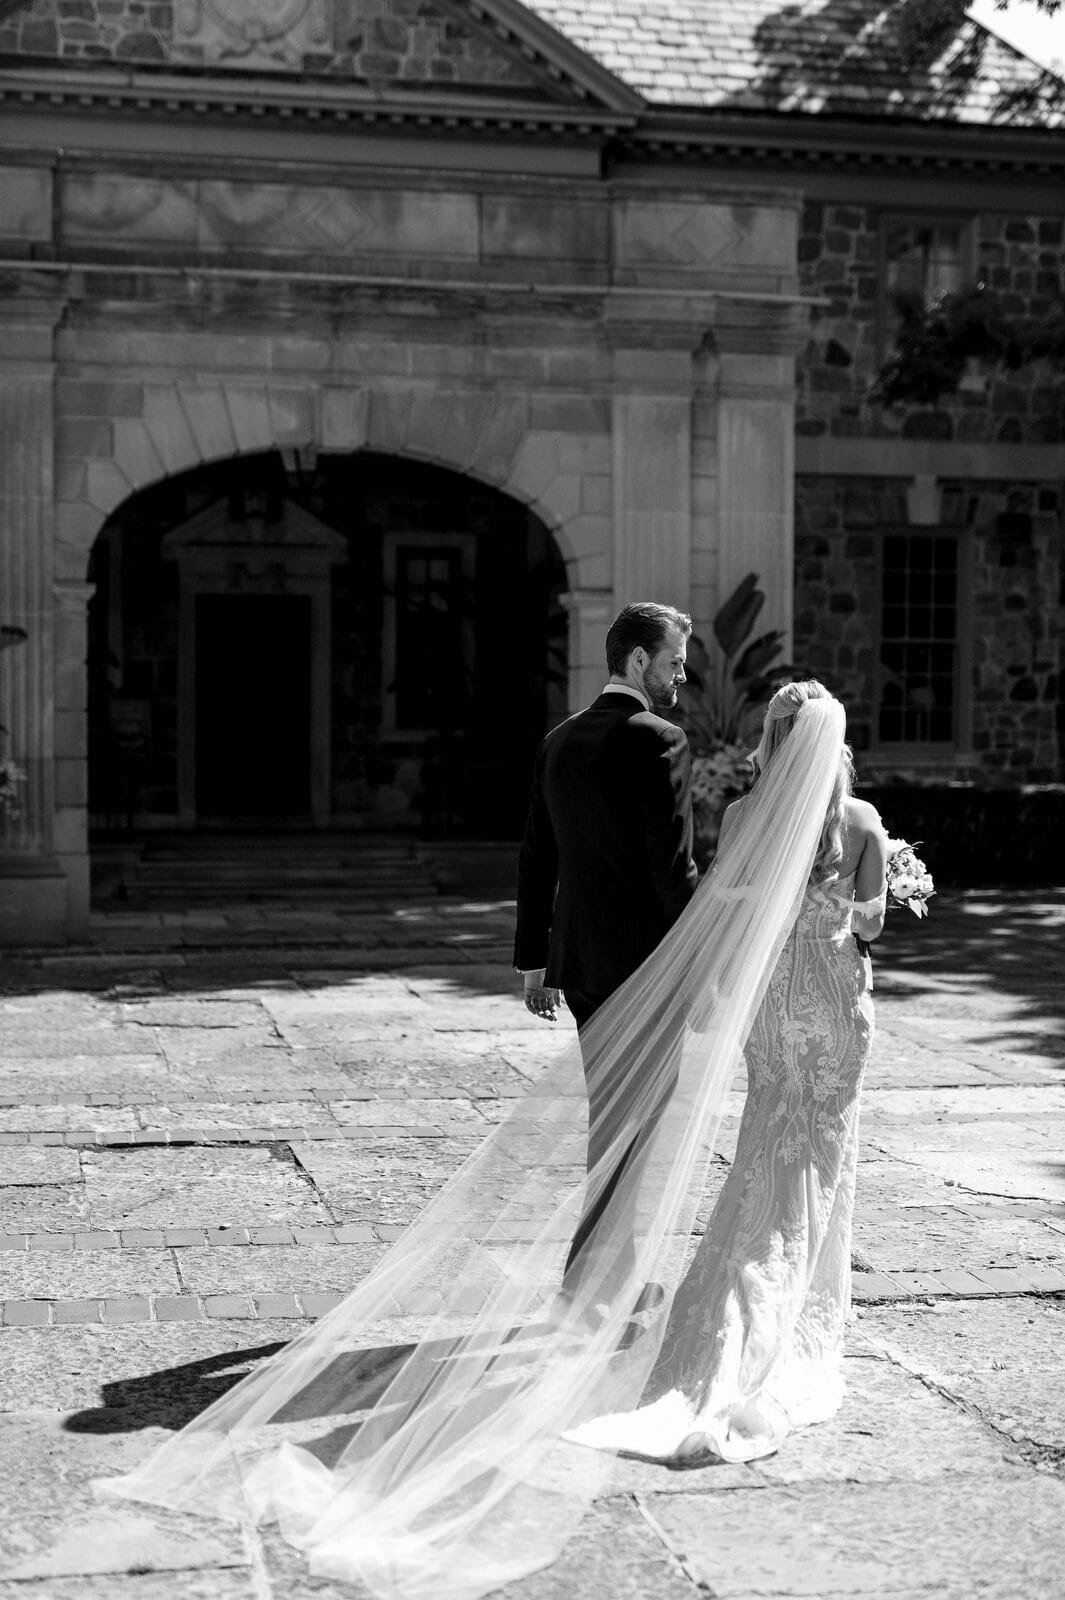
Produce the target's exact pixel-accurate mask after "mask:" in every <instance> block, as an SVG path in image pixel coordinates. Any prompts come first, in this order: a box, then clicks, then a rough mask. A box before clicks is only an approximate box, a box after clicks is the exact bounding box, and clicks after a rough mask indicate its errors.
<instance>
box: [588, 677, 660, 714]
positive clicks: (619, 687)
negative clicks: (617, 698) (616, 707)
mask: <svg viewBox="0 0 1065 1600" xmlns="http://www.w3.org/2000/svg"><path fill="white" fill-rule="evenodd" d="M600 692H601V693H602V694H631V695H632V698H633V699H634V700H638V701H639V702H640V704H641V705H642V706H643V709H644V710H645V711H650V709H651V702H650V700H648V698H647V696H646V695H645V694H641V693H640V691H639V689H634V688H633V686H632V684H631V683H608V684H607V686H606V688H605V689H603V690H601V691H600Z"/></svg>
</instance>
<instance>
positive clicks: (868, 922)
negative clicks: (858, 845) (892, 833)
mask: <svg viewBox="0 0 1065 1600" xmlns="http://www.w3.org/2000/svg"><path fill="white" fill-rule="evenodd" d="M858 803H859V804H860V805H861V808H862V811H863V812H865V813H867V815H866V816H864V817H863V818H862V821H863V824H864V831H865V844H864V845H863V847H862V854H861V858H860V860H859V862H858V871H857V874H856V876H855V880H854V917H853V926H854V931H855V933H856V934H858V936H859V938H862V939H878V938H879V937H880V935H881V934H882V933H883V931H884V916H885V913H886V911H887V834H886V833H885V832H884V824H883V823H882V822H881V820H880V814H879V812H878V811H877V810H876V808H875V807H874V806H871V805H869V804H868V802H867V801H860V802H858ZM852 804H853V802H852Z"/></svg>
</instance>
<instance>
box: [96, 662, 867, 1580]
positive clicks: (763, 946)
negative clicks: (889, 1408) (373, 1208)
mask: <svg viewBox="0 0 1065 1600" xmlns="http://www.w3.org/2000/svg"><path fill="white" fill-rule="evenodd" d="M844 727H845V719H844V713H843V708H842V706H841V705H840V704H839V702H838V701H837V700H835V699H834V698H833V697H832V696H831V695H830V694H829V693H828V691H827V690H826V689H824V688H823V687H822V686H821V685H820V684H817V683H795V684H788V685H786V686H785V687H784V688H783V689H781V690H780V691H778V693H777V694H776V695H775V696H774V698H773V700H772V701H771V703H770V706H769V709H768V711H767V714H766V719H765V724H764V729H763V734H762V739H761V743H760V744H759V746H758V749H757V751H756V752H755V756H754V760H755V765H756V771H757V778H756V782H755V785H754V788H753V789H752V791H751V793H750V794H749V795H748V796H747V797H746V798H745V799H744V800H742V801H740V802H737V804H736V805H735V806H733V807H730V809H729V812H728V813H727V816H726V821H725V827H724V829H723V835H722V843H721V847H720V849H719V854H718V859H717V862H716V863H715V867H714V870H713V871H712V873H711V874H710V875H709V876H708V877H707V879H705V880H704V882H703V884H702V885H701V886H700V888H699V890H698V891H697V892H696V894H695V896H694V897H693V899H692V901H691V902H690V904H689V906H688V908H687V909H686V911H685V912H684V913H683V915H682V916H681V918H680V920H679V921H678V922H677V923H676V924H675V925H674V927H673V929H672V930H671V931H670V933H669V934H668V935H667V937H666V939H665V940H664V941H663V942H662V944H661V945H660V946H659V947H658V949H657V950H656V951H654V952H653V954H652V955H651V956H650V957H649V958H648V959H647V961H646V962H645V963H644V964H643V966H642V967H641V968H640V969H639V970H638V971H637V972H636V973H634V974H633V976H632V977H631V978H630V979H628V981H627V982H626V983H625V984H624V985H623V986H622V987H621V989H619V990H618V991H617V992H616V993H615V994H614V995H613V996H612V997H611V999H610V1000H609V1001H608V1002H607V1003H606V1004H605V1005H604V1006H603V1007H602V1008H601V1009H600V1011H598V1012H597V1013H596V1015H595V1016H594V1017H593V1019H592V1020H591V1022H590V1023H589V1024H588V1026H587V1028H586V1030H585V1032H584V1035H583V1038H582V1042H581V1049H578V1047H577V1044H576V1041H575V1040H574V1041H573V1042H572V1043H571V1044H570V1045H569V1046H568V1047H567V1048H566V1049H565V1050H564V1051H563V1053H562V1054H561V1055H560V1056H559V1058H558V1059H557V1060H556V1061H553V1062H552V1063H551V1064H550V1066H549V1067H547V1068H546V1069H545V1070H544V1072H543V1073H542V1074H541V1075H540V1077H539V1078H538V1079H537V1081H536V1082H535V1083H534V1084H533V1085H532V1086H531V1088H530V1091H529V1093H528V1094H527V1095H526V1096H525V1097H524V1098H523V1099H522V1100H520V1101H518V1102H517V1103H516V1104H515V1106H514V1108H513V1110H512V1111H511V1112H510V1114H509V1115H508V1116H507V1117H506V1118H505V1119H504V1121H503V1122H501V1123H500V1124H499V1125H498V1126H497V1127H495V1128H494V1129H493V1130H492V1132H491V1133H490V1134H489V1135H488V1137H487V1138H486V1139H485V1141H484V1142H483V1144H482V1146H481V1147H480V1148H479V1149H478V1150H477V1151H476V1152H475V1153H474V1154H473V1155H472V1156H471V1157H470V1158H469V1159H468V1160H467V1161H466V1163H465V1164H464V1166H463V1167H462V1168H460V1170H459V1171H458V1172H457V1173H456V1174H455V1175H454V1176H453V1177H452V1178H451V1180H450V1181H449V1182H448V1183H447V1184H446V1185H445V1186H444V1188H443V1190H442V1191H441V1192H440V1193H439V1194H438V1195H437V1197H436V1198H435V1199H434V1200H433V1201H432V1202H431V1204H430V1205H429V1206H428V1207H427V1209H426V1210H425V1212H424V1213H423V1214H422V1216H421V1217H420V1218H419V1220H418V1221H417V1222H416V1223H415V1224H413V1225H412V1226H411V1227H410V1228H409V1229H408V1230H407V1231H406V1233H404V1234H403V1235H402V1236H401V1238H400V1239H399V1240H398V1241H397V1242H396V1244H395V1245H394V1246H393V1248H392V1249H391V1250H390V1251H389V1252H388V1254H387V1255H386V1256H385V1257H384V1259H383V1260H382V1261H381V1262H380V1264H379V1265H378V1266H377V1267H376V1268H375V1269H374V1271H373V1272H371V1273H370V1275H369V1276H368V1277H367V1278H366V1279H365V1280H364V1281H363V1282H362V1283H360V1284H359V1285H358V1286H357V1287H356V1288H355V1289H354V1290H353V1291H352V1293H351V1294H350V1295H349V1296H348V1297H347V1299H346V1300H344V1301H343V1302H342V1303H341V1304H340V1305H339V1306H338V1307H337V1308H336V1309H335V1310H334V1311H332V1312H331V1313H330V1314H329V1315H328V1316H327V1317H325V1318H323V1319H322V1320H321V1321H320V1322H318V1323H316V1324H315V1325H314V1326H313V1327H312V1328H310V1329H309V1330H308V1331H307V1332H305V1333H304V1334H303V1335H301V1336H300V1337H299V1338H298V1339H296V1340H295V1341H294V1342H293V1343H292V1344H290V1345H288V1346H286V1348H285V1349H284V1350H283V1351H281V1352H280V1354H279V1355H277V1356H276V1357H275V1358H274V1359H273V1360H272V1361H270V1362H268V1363H266V1364H265V1365H264V1366H263V1367H261V1368H260V1369H259V1370H258V1371H255V1372H252V1373H251V1374H249V1376H247V1377H246V1378H245V1379H244V1380H243V1381H242V1382H241V1383H239V1384H238V1385H237V1386H236V1387H235V1388H234V1389H233V1390H231V1391H230V1393H228V1394H226V1395H224V1396H223V1397H222V1398H221V1399H220V1400H218V1401H216V1402H215V1404H214V1405H212V1406H211V1407H210V1408H209V1409H208V1410H207V1411H205V1412H204V1413H203V1415H202V1416H200V1417H198V1418H196V1420H195V1421H194V1422H192V1423H191V1424H190V1425H189V1426H188V1427H187V1428H185V1429H184V1430H182V1431H181V1432H180V1433H178V1434H177V1435H175V1436H174V1437H173V1438H172V1439H170V1440H169V1441H167V1442H166V1443H164V1444H163V1445H162V1446H161V1447H160V1448H159V1449H157V1450H156V1451H155V1452H154V1453H153V1454H151V1455H150V1456H149V1457H148V1459H147V1460H146V1461H145V1462H144V1463H143V1464H142V1465H141V1466H139V1467H138V1468H136V1469H135V1470H134V1471H133V1472H132V1473H130V1474H129V1475H128V1476H127V1477H125V1478H122V1479H118V1480H114V1481H112V1482H109V1483H107V1484H105V1485H103V1486H102V1487H103V1489H104V1490H105V1492H107V1493H110V1494H116V1495H121V1496H124V1497H126V1498H129V1499H134V1500H142V1501H146V1502H148V1503H153V1504H156V1505H163V1506H172V1507H177V1508H181V1509H184V1510H187V1511H192V1512H197V1513H200V1514H203V1515H207V1516H216V1517H217V1516H223V1517H228V1518H231V1519H233V1520H237V1521H240V1522H245V1523H248V1522H260V1523H263V1522H270V1521H276V1522H277V1523H278V1524H279V1526H280V1530H281V1532H282V1534H283V1535H284V1537H285V1538H287V1539H288V1540H290V1541H291V1542H292V1543H293V1544H295V1545H296V1546H298V1547H299V1548H300V1549H301V1550H303V1551H304V1552H305V1554H306V1556H307V1559H308V1561H309V1564H310V1567H311V1569H312V1571H314V1572H316V1573H319V1574H322V1575H324V1576H330V1577H335V1578H340V1579H342V1580H349V1581H351V1582H358V1581H361V1582H362V1583H363V1584H364V1585H365V1586H366V1587H367V1588H368V1589H369V1590H370V1591H371V1592H372V1593H373V1594H374V1595H377V1596H379V1597H381V1600H475V1597H477V1596H480V1595H484V1594H487V1593H489V1592H490V1591H491V1590H493V1589H496V1588H499V1587H500V1586H501V1585H503V1584H505V1583H508V1582H510V1581H512V1580H514V1579H517V1578H520V1577H522V1576H525V1575H526V1574H528V1573H530V1572H532V1571H535V1570H536V1569H538V1568H540V1567H543V1566H546V1565H547V1564H548V1563H550V1562H551V1561H552V1560H554V1559H555V1557H556V1556H557V1555H558V1554H559V1552H560V1551H561V1549H562V1548H563V1546H564V1545H565V1543H566V1542H567V1540H568V1539H569V1537H570V1535H571V1534H572V1532H573V1531H574V1529H575V1528H576V1526H577V1523H578V1522H579V1520H580V1518H581V1516H582V1515H583V1512H584V1510H585V1509H586V1508H587V1506H588V1505H589V1504H590V1502H591V1500H592V1499H593V1498H594V1497H595V1496H596V1495H597V1494H598V1493H600V1492H601V1491H602V1489H603V1488H604V1487H605V1485H606V1483H607V1481H608V1476H609V1472H610V1469H611V1464H612V1458H613V1453H614V1452H616V1451H623V1452H625V1453H630V1454H637V1455H640V1456H644V1457H649V1458H652V1459H655V1460H660V1461H663V1462H667V1463H669V1464H671V1465H674V1466H687V1465H692V1464H695V1463H698V1464H703V1463H705V1462H706V1461H708V1460H712V1459H718V1458H720V1459H730V1460H749V1459H752V1458H753V1457H755V1456H758V1455H764V1454H766V1453H768V1452H769V1451H771V1450H774V1449H776V1448H777V1447H778V1445H779V1443H780V1441H781V1439H782V1438H783V1437H784V1435H785V1434H786V1433H787V1432H788V1430H789V1429H791V1428H794V1427H798V1426H800V1425H803V1424H806V1423H810V1422H814V1421H818V1420H820V1419H822V1418H824V1417H827V1416H829V1415H830V1414H831V1413H832V1412H833V1411H834V1410H835V1409H836V1408H837V1407H838V1405H839V1402H840V1399H841V1395H842V1378H841V1368H842V1359H841V1358H842V1336H843V1325H844V1320H845V1317H846V1312H847V1306H848V1288H849V1254H850V1229H851V1209H852V1202H853V1190H854V1168H855V1158H856V1120H857V1102H858V1092H859V1087H860V1082H861V1075H862V1070H863V1068H864V1065H865V1061H866V1058H867V1056H868V1051H869V1045H870V1041H871V1035H872V1006H871V1001H870V998H869V977H868V963H867V962H866V961H864V960H863V959H862V958H861V957H860V956H859V954H858V951H857V947H856V946H855V943H854V940H853V939H852V938H851V933H852V931H853V932H857V933H859V934H861V935H862V936H863V937H865V938H866V939H869V938H874V937H876V935H877V934H878V933H879V932H880V930H881V927H882V924H883V916H884V906H885V841H884V834H883V829H882V828H881V826H880V822H879V818H878V817H877V815H876V812H875V811H874V810H873V808H872V807H870V806H868V805H865V804H863V803H861V802H859V801H856V800H854V799H853V798H852V797H851V795H850V783H851V766H850V755H849V751H848V749H847V746H846V744H845V743H844ZM582 1054H583V1070H582ZM744 1057H745V1058H746V1069H747V1079H748V1091H747V1099H746V1103H745V1108H744V1113H743V1118H742V1122H741V1127H740V1132H739V1140H738V1145H737V1150H736V1156H735V1159H734V1161H733V1163H732V1167H731V1171H730V1173H729V1176H728V1179H727V1181H726V1183H725V1186H724V1188H723V1190H722V1192H721V1194H720V1196H719V1198H718V1201H717V1204H716V1206H715V1208H714V1211H713V1214H712V1217H711V1219H710V1223H709V1225H708V1227H707V1229H706V1232H705V1234H704V1235H703V1236H702V1238H701V1239H700V1240H698V1241H694V1229H695V1223H696V1216H697V1212H698V1208H699V1204H700V1201H701V1198H702V1195H703V1193H704V1191H705V1188H706V1183H707V1179H708V1175H709V1172H710V1168H711V1165H712V1163H713V1162H714V1151H715V1143H716V1141H717V1136H718V1133H719V1129H720V1124H721V1120H722V1116H723V1112H724V1109H725V1106H726V1102H727V1096H728V1094H729V1091H730V1088H731V1086H732V1081H733V1076H734V1073H735V1071H736V1068H737V1067H738V1066H739V1065H740V1064H741V1062H742V1060H743V1058H744ZM585 1074H587V1087H586V1082H585ZM591 1096H594V1098H595V1100H596V1104H597V1106H598V1107H600V1108H601V1110H600V1113H599V1116H600V1119H601V1120H599V1121H597V1133H598V1135H599V1137H597V1149H598V1160H597V1162H596V1165H595V1166H594V1167H593V1168H592V1170H591V1171H590V1172H589V1173H588V1174H587V1180H586V1175H585V1170H584V1154H585V1126H586V1106H587V1100H588V1098H589V1097H591ZM637 1139H639V1140H640V1148H641V1151H642V1153H643V1155H642V1159H641V1161H639V1162H638V1163H637V1162H631V1163H629V1164H628V1165H627V1166H626V1167H625V1171H624V1176H623V1178H622V1180H621V1181H620V1182H618V1183H616V1186H615V1187H614V1188H613V1189H612V1191H611V1193H610V1198H609V1202H608V1203H607V1204H606V1206H605V1209H604V1210H603V1212H602V1214H601V1217H600V1220H599V1222H598V1223H597V1227H596V1233H595V1236H594V1241H593V1244H594V1248H590V1249H587V1250H586V1251H585V1252H583V1254H582V1262H581V1272H580V1275H579V1277H578V1278H577V1280H576V1281H575V1282H572V1281H571V1278H570V1277H567V1281H566V1292H565V1294H564V1295H561V1294H559V1293H558V1289H559V1283H560V1277H561V1271H562V1264H563V1258H564V1256H565V1253H566V1248H567V1245H568V1243H569V1241H570V1239H571V1237H572V1234H573V1228H574V1225H575V1222H576V1220H577V1217H578V1216H579V1214H580V1212H581V1204H582V1199H583V1198H584V1197H585V1194H586V1192H587V1193H590V1195H591V1197H592V1198H593V1199H594V1197H595V1193H596V1190H597V1189H598V1188H603V1189H605V1187H606V1186H607V1184H608V1183H609V1182H610V1181H611V1179H612V1178H614V1176H615V1174H616V1171H617V1168H618V1165H619V1161H620V1158H621V1156H622V1155H623V1154H624V1152H625V1151H627V1150H629V1149H630V1147H631V1146H632V1145H633V1142H634V1141H635V1140H637ZM586 1181H587V1191H586ZM693 1242H695V1248H694V1254H693V1252H692V1243H693ZM649 1289H651V1290H653V1292H651V1293H649V1292H648V1290H649ZM589 1447H591V1448H589Z"/></svg>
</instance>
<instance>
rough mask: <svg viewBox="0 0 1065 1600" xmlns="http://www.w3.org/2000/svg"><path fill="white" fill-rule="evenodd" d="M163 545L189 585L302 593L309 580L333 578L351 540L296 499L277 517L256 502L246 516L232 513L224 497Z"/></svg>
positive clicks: (198, 587)
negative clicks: (232, 515) (333, 568)
mask: <svg viewBox="0 0 1065 1600" xmlns="http://www.w3.org/2000/svg"><path fill="white" fill-rule="evenodd" d="M162 550H163V556H164V558H165V559H166V560H168V561H176V562H178V563H179V565H180V568H181V578H182V583H183V585H184V586H185V587H186V588H190V589H202V588H211V589H218V588H225V589H229V590H231V591H238V590H243V591H245V592H247V591H249V590H260V591H264V592H272V593H277V592H283V591H285V590H292V591H293V592H300V591H302V589H303V586H304V585H305V584H306V582H307V581H308V580H311V581H315V580H317V581H321V580H323V579H325V578H327V577H328V576H329V572H330V569H331V568H332V567H334V566H335V565H336V564H337V563H338V562H341V561H344V560H345V559H346V558H347V553H348V545H347V540H346V539H345V538H344V537H343V535H342V534H339V533H337V531H336V529H335V528H330V527H328V526H327V525H326V524H325V523H324V522H320V521H319V520H318V518H317V517H315V516H312V514H311V513H310V512H309V511H305V510H304V509H303V507H302V506H299V505H296V504H295V503H294V502H293V501H291V500H285V501H284V502H283V503H282V507H281V514H280V517H279V518H277V519H276V520H273V521H271V520H268V519H267V517H266V515H264V514H263V512H262V510H261V509H260V508H257V507H256V506H255V505H254V504H252V505H251V506H250V507H249V508H248V511H247V514H246V515H245V516H243V517H240V518H236V517H231V516H230V515H229V506H228V502H227V501H225V500H218V501H216V502H215V503H214V505H210V506H206V507H205V508H204V510H203V511H199V512H197V514H196V515H195V516H194V517H191V518H190V519H189V521H188V522H185V523H182V524H181V525H180V526H179V527H176V528H173V529H172V530H171V531H170V532H169V533H168V534H167V535H166V537H165V538H164V540H163V544H162Z"/></svg>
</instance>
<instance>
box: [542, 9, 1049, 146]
mask: <svg viewBox="0 0 1065 1600" xmlns="http://www.w3.org/2000/svg"><path fill="white" fill-rule="evenodd" d="M523 4H525V5H526V6H527V7H528V9H529V10H530V11H533V12H535V13H536V14H537V16H539V17H541V18H542V19H543V21H544V22H548V23H551V24H552V25H553V26H554V27H555V28H556V29H557V30H558V31H559V32H560V33H562V34H564V35H565V37H566V38H567V39H569V40H570V41H571V42H572V43H573V44H575V45H577V46H578V47H579V48H580V49H582V50H585V51H587V53H588V54H589V55H590V56H592V57H594V59H595V60H597V61H599V62H600V63H601V64H602V65H603V66H604V67H607V68H608V69H609V70H610V71H612V72H614V73H616V74H617V76H618V77H619V78H621V79H622V81H623V82H624V83H626V84H628V85H629V87H630V88H632V89H636V90H637V91H638V92H639V93H640V94H642V95H643V96H644V97H645V99H647V100H648V102H649V103H650V104H651V105H658V106H662V107H666V106H673V107H678V108H679V107H690V108H691V109H693V110H701V111H714V112H729V111H731V112H740V113H742V112H755V113H757V112H762V113H791V114H793V115H795V114H799V115H803V114H806V115H832V114H836V115H840V116H847V117H853V116H864V117H876V118H889V119H891V120H911V121H920V122H950V123H955V124H957V123H973V124H978V125H983V126H986V127H1013V128H1019V129H1024V128H1033V129H1034V128H1054V127H1061V126H1063V125H1065V81H1063V80H1062V79H1061V78H1059V77H1057V76H1055V75H1054V74H1053V73H1051V72H1047V71H1044V69H1043V68H1041V67H1039V66H1037V65H1036V63H1035V62H1033V61H1030V60H1029V59H1028V58H1027V57H1026V56H1024V55H1022V54H1021V53H1020V52H1019V51H1017V50H1015V49H1013V47H1012V46H1011V45H1008V44H1005V43H1004V42H1003V41H1002V40H1001V39H999V38H998V37H997V36H996V35H995V34H993V33H991V32H990V31H989V30H988V29H986V28H983V27H981V26H980V24H979V23H977V22H974V21H973V20H972V19H971V18H968V17H964V16H960V17H959V18H958V19H957V20H952V21H950V22H949V23H948V24H946V25H944V26H942V27H940V28H936V27H935V26H934V25H933V24H931V22H930V18H932V17H933V16H934V8H932V7H931V6H930V5H929V3H928V0H790V3H781V0H580V4H579V5H578V4H575V3H574V0H523Z"/></svg>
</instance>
